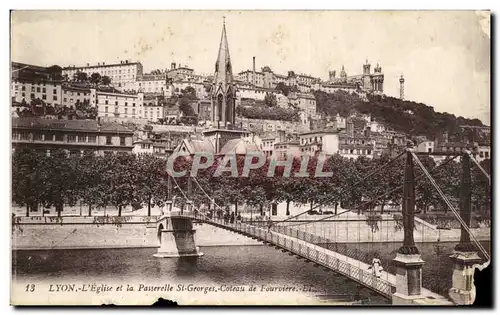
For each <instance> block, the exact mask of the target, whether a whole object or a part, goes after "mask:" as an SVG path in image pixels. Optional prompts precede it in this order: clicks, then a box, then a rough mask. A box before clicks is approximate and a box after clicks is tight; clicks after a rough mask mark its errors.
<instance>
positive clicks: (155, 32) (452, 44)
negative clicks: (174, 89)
mask: <svg viewBox="0 0 500 315" xmlns="http://www.w3.org/2000/svg"><path fill="white" fill-rule="evenodd" d="M223 17H225V20H226V28H227V36H228V42H229V49H230V54H231V61H232V65H233V71H235V72H236V73H237V72H239V71H243V70H246V69H251V68H252V57H253V56H255V57H256V66H257V69H260V68H261V67H263V66H269V67H270V68H271V69H272V70H273V71H274V72H275V73H281V74H286V73H287V71H289V70H294V71H295V72H296V73H305V74H309V75H312V76H317V77H321V78H322V79H327V78H328V71H330V70H337V74H338V73H339V72H340V69H341V67H342V65H344V66H345V69H346V72H347V74H348V75H355V74H360V73H362V69H363V64H364V63H365V61H366V60H368V61H369V62H370V64H371V65H372V71H373V68H374V67H375V66H376V65H377V63H378V64H379V65H380V66H381V67H382V72H383V73H384V74H385V80H384V92H385V93H386V94H387V95H389V96H394V97H398V96H399V77H400V76H401V75H402V74H403V75H404V77H405V99H408V100H413V101H416V102H422V103H425V104H427V105H431V106H433V107H434V108H435V110H436V111H440V112H448V113H452V114H455V115H457V116H464V117H468V118H479V119H481V121H483V123H485V124H487V125H489V124H490V17H489V13H488V12H474V11H400V12H396V11H13V12H12V16H11V60H12V61H17V62H24V63H30V64H36V65H41V66H50V65H53V64H57V65H60V66H63V67H64V66H68V65H76V66H78V65H86V64H87V63H91V64H96V63H97V62H106V63H107V64H110V63H114V62H118V63H119V62H120V60H131V61H140V62H141V63H142V64H143V66H144V70H145V71H150V70H154V69H165V68H169V67H170V63H171V62H176V63H177V64H182V65H188V66H189V67H191V68H193V69H194V70H195V72H196V73H200V74H213V71H214V67H215V59H216V57H217V51H218V46H219V41H220V34H221V29H222V21H223Z"/></svg>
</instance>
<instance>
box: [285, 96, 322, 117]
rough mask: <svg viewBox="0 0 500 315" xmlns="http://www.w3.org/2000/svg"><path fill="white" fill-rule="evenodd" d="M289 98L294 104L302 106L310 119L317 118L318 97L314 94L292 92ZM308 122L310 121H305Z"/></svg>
mask: <svg viewBox="0 0 500 315" xmlns="http://www.w3.org/2000/svg"><path fill="white" fill-rule="evenodd" d="M288 100H289V102H290V104H292V105H293V106H295V107H297V108H300V109H301V110H302V112H303V113H304V114H305V117H308V118H309V119H316V118H317V115H316V98H315V97H314V95H312V94H304V93H290V94H289V95H288ZM303 123H308V121H306V122H303Z"/></svg>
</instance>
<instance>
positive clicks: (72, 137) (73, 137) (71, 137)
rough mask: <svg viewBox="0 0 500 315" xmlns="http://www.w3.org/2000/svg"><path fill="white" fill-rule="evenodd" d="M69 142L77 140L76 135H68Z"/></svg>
mask: <svg viewBox="0 0 500 315" xmlns="http://www.w3.org/2000/svg"><path fill="white" fill-rule="evenodd" d="M68 142H76V136H75V135H68Z"/></svg>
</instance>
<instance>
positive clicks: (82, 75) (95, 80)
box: [73, 71, 111, 87]
mask: <svg viewBox="0 0 500 315" xmlns="http://www.w3.org/2000/svg"><path fill="white" fill-rule="evenodd" d="M73 81H76V82H80V83H90V84H92V85H93V86H96V87H97V86H99V85H105V86H109V85H110V84H111V78H110V77H108V76H107V75H104V76H101V75H100V74H99V73H97V72H94V73H92V74H91V75H90V76H89V75H88V74H87V73H86V72H82V71H78V72H76V73H75V74H74V76H73Z"/></svg>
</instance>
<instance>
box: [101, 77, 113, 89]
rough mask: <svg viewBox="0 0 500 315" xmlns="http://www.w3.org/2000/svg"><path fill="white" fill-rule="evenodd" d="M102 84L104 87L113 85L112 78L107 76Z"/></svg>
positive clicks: (102, 79)
mask: <svg viewBox="0 0 500 315" xmlns="http://www.w3.org/2000/svg"><path fill="white" fill-rule="evenodd" d="M101 83H102V84H103V85H106V86H109V85H110V84H111V78H110V77H108V76H107V75H105V76H103V77H102V78H101Z"/></svg>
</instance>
